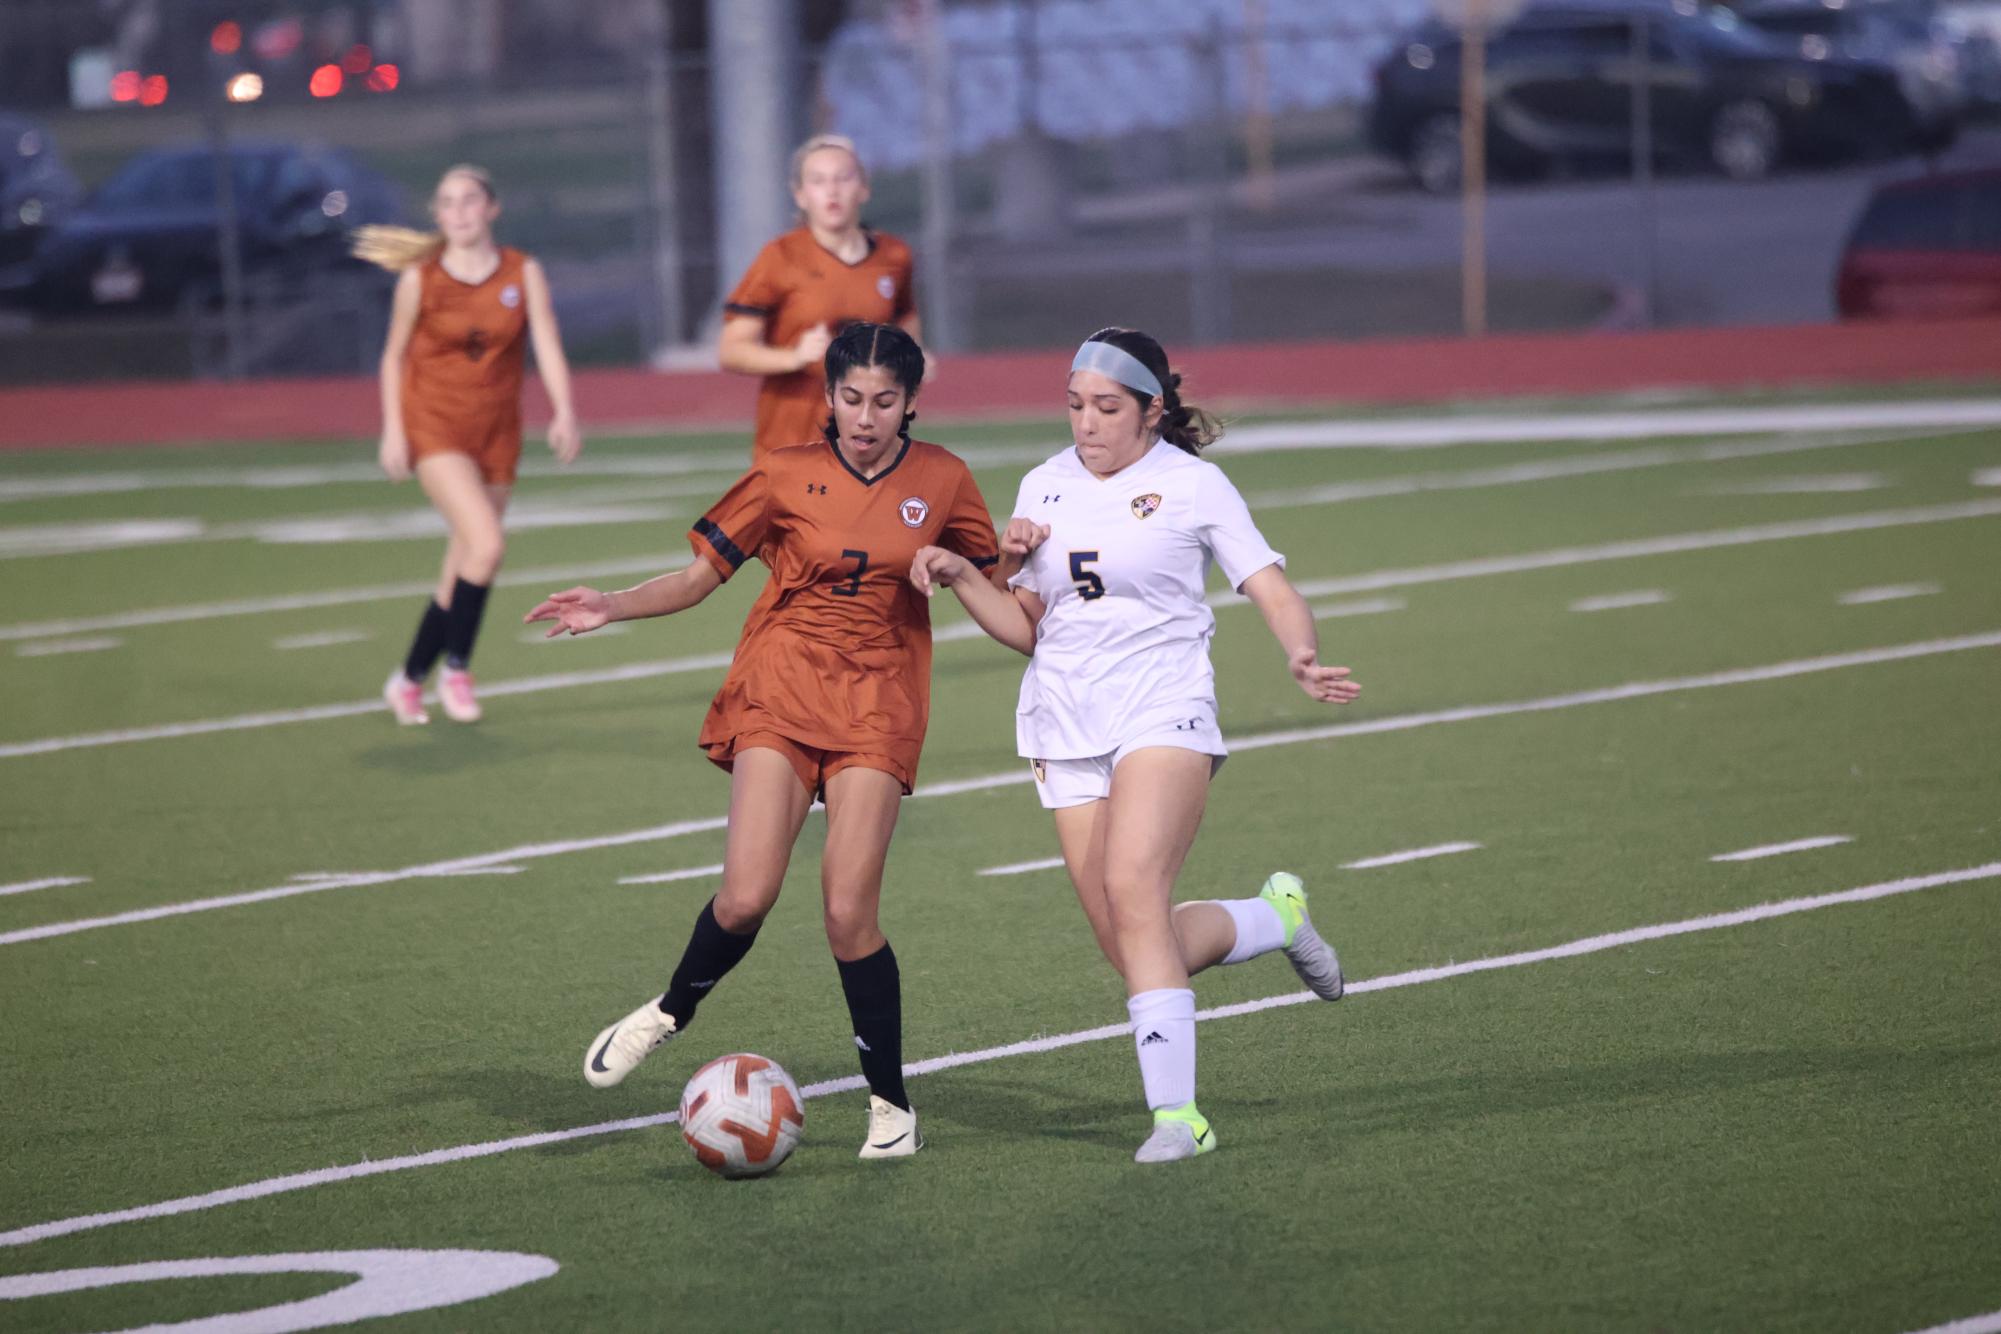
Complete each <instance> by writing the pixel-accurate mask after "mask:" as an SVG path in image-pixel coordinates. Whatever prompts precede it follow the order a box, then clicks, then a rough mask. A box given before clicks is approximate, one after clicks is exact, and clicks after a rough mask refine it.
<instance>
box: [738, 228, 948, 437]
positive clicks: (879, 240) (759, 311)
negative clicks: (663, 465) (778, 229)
mask: <svg viewBox="0 0 2001 1334" xmlns="http://www.w3.org/2000/svg"><path fill="white" fill-rule="evenodd" d="M868 238H869V252H868V254H867V255H866V256H864V257H863V258H862V260H861V262H860V263H858V264H846V263H843V262H842V261H841V260H840V259H838V258H836V257H835V256H834V255H833V254H831V253H829V252H828V250H827V249H826V248H825V247H824V246H822V245H821V244H820V243H819V242H818V241H815V240H814V239H813V233H812V232H811V231H810V230H809V229H807V228H805V227H800V228H797V229H795V230H793V231H789V232H787V233H785V235H783V236H781V237H779V238H778V239H777V240H775V241H773V242H772V243H771V244H770V245H767V246H766V247H765V248H764V249H763V250H761V251H759V252H758V256H757V259H756V260H755V261H754V262H752V264H751V266H750V271H749V272H747V273H745V274H744V276H743V281H742V282H740V283H738V284H737V285H736V290H735V291H733V292H731V293H730V295H729V300H728V301H727V302H726V303H725V304H724V306H723V309H724V310H725V311H726V312H728V313H729V314H731V315H759V316H762V317H763V318H764V321H765V324H764V341H765V342H767V343H769V344H771V346H773V347H790V346H792V345H793V344H794V343H796V342H798V341H799V336H800V335H801V334H803V333H805V332H806V331H807V330H808V329H811V328H812V327H813V326H814V325H816V324H824V325H826V326H827V327H828V328H829V329H830V330H832V331H833V332H834V333H839V332H840V331H841V330H842V329H843V328H844V327H846V326H847V325H850V324H854V323H857V322H859V321H863V320H866V321H869V322H870V323H874V324H900V323H902V322H903V321H904V320H905V319H907V318H908V317H909V316H910V313H911V312H912V311H914V310H915V309H917V298H916V294H915V293H914V292H913V291H912V290H911V260H910V247H909V246H907V245H905V244H904V243H903V242H902V241H901V240H899V239H897V238H896V237H894V236H891V235H889V234H888V233H886V232H869V233H868ZM826 386H827V377H826V373H825V372H824V371H823V370H822V369H821V368H820V367H818V366H808V367H807V368H806V369H804V370H800V371H794V372H793V373H792V374H790V375H767V376H765V377H764V381H763V384H762V385H761V386H760V387H759V389H758V391H757V435H756V437H755V443H754V444H753V446H752V454H753V456H757V455H762V454H763V453H764V452H765V451H766V450H768V449H776V448H778V447H779V446H780V445H797V444H801V443H803V442H805V441H809V440H818V439H820V438H821V437H820V428H821V426H823V425H824V424H825V423H826V420H827V388H826Z"/></svg>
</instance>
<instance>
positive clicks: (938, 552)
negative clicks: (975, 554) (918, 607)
mask: <svg viewBox="0 0 2001 1334" xmlns="http://www.w3.org/2000/svg"><path fill="white" fill-rule="evenodd" d="M972 568H973V563H972V562H971V561H969V560H967V559H966V558H965V557H964V556H961V555H959V554H958V553H957V552H953V551H947V550H945V548H943V547H919V548H918V549H917V559H916V560H913V561H911V562H910V584H911V587H913V588H915V589H916V590H917V591H918V592H920V593H922V594H923V595H924V596H925V597H927V598H928V597H930V596H931V595H932V594H933V593H935V592H937V591H938V590H939V589H941V588H950V587H951V586H952V585H953V584H956V583H957V582H959V580H961V579H963V578H965V577H966V575H967V574H968V573H970V572H971V571H972Z"/></svg>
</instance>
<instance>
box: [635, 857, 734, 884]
mask: <svg viewBox="0 0 2001 1334" xmlns="http://www.w3.org/2000/svg"><path fill="white" fill-rule="evenodd" d="M722 873H723V864H722V863H721V862H717V863H716V864H715V865H714V866H685V867H683V868H681V869H680V870H678V871H657V872H655V873H654V874H652V875H628V876H625V877H623V878H621V879H620V880H619V882H618V883H619V884H621V885H671V884H673V883H674V882H676V881H678V880H706V879H708V878H709V877H710V876H712V875H721V874H722Z"/></svg>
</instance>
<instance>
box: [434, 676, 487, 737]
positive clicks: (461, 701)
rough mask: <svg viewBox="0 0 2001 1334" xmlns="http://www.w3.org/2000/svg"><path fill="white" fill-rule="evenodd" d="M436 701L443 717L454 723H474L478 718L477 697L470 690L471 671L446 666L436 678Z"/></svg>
mask: <svg viewBox="0 0 2001 1334" xmlns="http://www.w3.org/2000/svg"><path fill="white" fill-rule="evenodd" d="M438 702H439V703H441V704H443V705H444V706H445V717H447V718H449V719H451V720H452V721H453V722H455V723H476V722H478V721H479V719H480V709H479V698H478V697H477V696H475V695H474V694H473V692H472V673H471V672H468V671H465V670H463V669H455V668H451V667H447V668H445V670H444V673H443V675H441V676H440V677H439V678H438Z"/></svg>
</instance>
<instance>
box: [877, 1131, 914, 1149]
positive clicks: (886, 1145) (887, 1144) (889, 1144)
mask: <svg viewBox="0 0 2001 1334" xmlns="http://www.w3.org/2000/svg"><path fill="white" fill-rule="evenodd" d="M909 1138H910V1132H909V1131H908V1130H906V1131H904V1132H903V1133H902V1134H901V1135H898V1136H897V1137H896V1138H895V1139H890V1140H884V1141H883V1142H882V1143H880V1144H871V1145H869V1147H870V1148H871V1149H893V1148H895V1147H896V1146H897V1145H899V1144H901V1143H903V1141H905V1140H907V1139H909Z"/></svg>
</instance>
